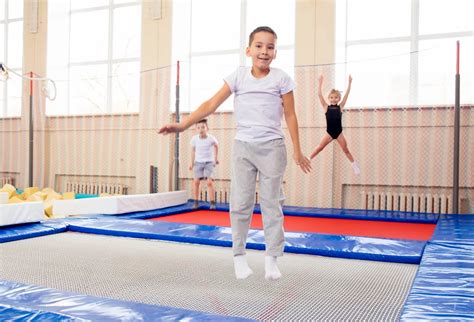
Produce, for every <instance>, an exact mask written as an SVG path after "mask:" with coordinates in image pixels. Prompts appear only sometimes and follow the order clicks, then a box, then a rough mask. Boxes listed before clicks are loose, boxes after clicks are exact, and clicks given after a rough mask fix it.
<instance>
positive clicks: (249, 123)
mask: <svg viewBox="0 0 474 322" xmlns="http://www.w3.org/2000/svg"><path fill="white" fill-rule="evenodd" d="M276 42H277V35H276V33H275V31H273V30H272V29H271V28H270V27H266V26H263V27H258V28H256V29H255V30H254V31H252V33H251V34H250V36H249V43H248V47H247V48H246V55H247V57H250V58H251V59H252V67H239V68H237V70H236V71H234V72H233V73H232V74H231V75H229V76H228V77H226V78H225V79H224V85H223V86H222V88H221V89H220V90H219V91H218V92H217V93H216V94H215V95H214V96H213V97H211V98H210V99H209V100H207V101H205V102H204V103H202V104H201V105H200V106H199V108H198V109H197V110H196V111H194V112H193V113H191V115H190V116H189V117H188V118H187V119H185V120H184V121H182V122H181V123H172V124H168V125H165V126H164V127H162V128H161V129H160V130H159V133H164V134H166V133H172V132H181V131H184V130H185V129H187V128H189V127H190V126H191V125H192V124H194V123H196V122H197V121H199V120H200V119H202V118H204V117H206V116H208V115H209V114H211V113H213V112H214V111H215V110H216V109H217V108H218V107H219V106H220V105H221V104H222V103H223V102H224V101H225V100H226V99H227V98H229V96H231V94H234V115H235V118H236V121H237V134H236V137H235V141H234V145H233V150H232V164H231V167H232V177H231V198H230V216H231V226H232V249H233V253H234V271H235V276H236V277H237V279H245V278H247V277H248V276H250V275H251V274H252V273H253V271H252V270H251V269H250V267H249V265H248V263H247V257H246V252H245V248H246V244H247V234H248V230H249V227H250V222H251V218H252V214H253V210H254V204H255V190H256V187H255V186H256V182H257V175H258V177H259V188H260V194H259V196H260V205H261V210H262V218H263V227H264V233H265V252H266V254H265V255H266V256H265V278H266V279H267V280H276V279H279V278H280V277H281V273H280V270H279V269H278V266H277V258H278V257H279V256H282V255H283V250H284V247H285V238H284V231H283V211H282V205H283V201H284V199H285V197H284V195H283V190H282V183H283V174H284V172H285V168H286V163H287V159H286V147H285V140H284V134H283V130H282V127H281V121H282V117H283V115H284V116H285V120H286V124H287V126H288V130H289V132H290V136H291V140H292V143H293V159H294V161H295V163H296V165H298V166H299V167H301V169H302V170H303V171H304V172H309V171H310V170H311V164H310V161H309V160H308V159H307V158H306V157H305V156H304V155H303V154H302V153H301V148H300V141H299V133H298V120H297V118H296V113H295V106H294V96H293V90H294V89H295V87H296V85H295V83H294V81H293V80H292V79H291V78H290V77H289V76H288V75H287V74H286V73H285V72H284V71H282V70H280V69H277V68H270V64H271V62H272V61H273V59H274V58H275V57H276V53H277V51H276Z"/></svg>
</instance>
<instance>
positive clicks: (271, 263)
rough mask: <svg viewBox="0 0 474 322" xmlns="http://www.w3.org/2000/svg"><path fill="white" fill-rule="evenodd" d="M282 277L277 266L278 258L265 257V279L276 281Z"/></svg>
mask: <svg viewBox="0 0 474 322" xmlns="http://www.w3.org/2000/svg"><path fill="white" fill-rule="evenodd" d="M280 277H281V273H280V270H279V269H278V266H277V257H276V256H265V279H267V280H269V281H274V280H277V279H279V278H280Z"/></svg>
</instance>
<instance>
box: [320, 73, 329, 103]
mask: <svg viewBox="0 0 474 322" xmlns="http://www.w3.org/2000/svg"><path fill="white" fill-rule="evenodd" d="M323 79H324V77H323V75H320V76H319V79H318V97H319V101H320V102H321V105H322V106H323V109H324V111H326V109H327V108H328V103H327V102H326V100H325V99H324V96H323Z"/></svg>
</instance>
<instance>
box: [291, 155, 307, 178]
mask: <svg viewBox="0 0 474 322" xmlns="http://www.w3.org/2000/svg"><path fill="white" fill-rule="evenodd" d="M293 160H295V163H296V165H297V166H299V167H300V168H301V170H303V172H304V173H309V172H311V162H310V161H309V159H308V158H307V157H305V156H304V155H303V154H302V153H301V152H297V153H295V154H293Z"/></svg>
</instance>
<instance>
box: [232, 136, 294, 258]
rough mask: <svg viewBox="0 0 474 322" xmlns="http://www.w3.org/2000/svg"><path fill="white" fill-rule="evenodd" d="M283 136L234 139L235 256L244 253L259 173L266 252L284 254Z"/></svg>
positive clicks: (233, 211) (233, 224) (233, 207)
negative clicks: (266, 138) (260, 140)
mask: <svg viewBox="0 0 474 322" xmlns="http://www.w3.org/2000/svg"><path fill="white" fill-rule="evenodd" d="M286 163H287V159H286V147H285V142H284V141H283V139H276V140H271V141H267V142H243V141H238V140H235V141H234V146H233V150H232V177H231V191H230V219H231V225H232V249H233V252H234V256H237V255H244V254H245V246H246V244H247V235H248V230H249V226H250V222H251V219H252V213H253V208H254V203H255V185H256V180H257V174H258V176H259V188H260V189H259V190H260V193H259V201H260V206H261V210H262V219H263V229H264V234H265V245H266V246H265V249H266V255H267V256H282V255H283V248H284V247H285V238H284V230H283V211H282V206H283V201H284V200H285V196H284V195H283V189H282V183H283V174H284V172H285V168H286Z"/></svg>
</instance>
